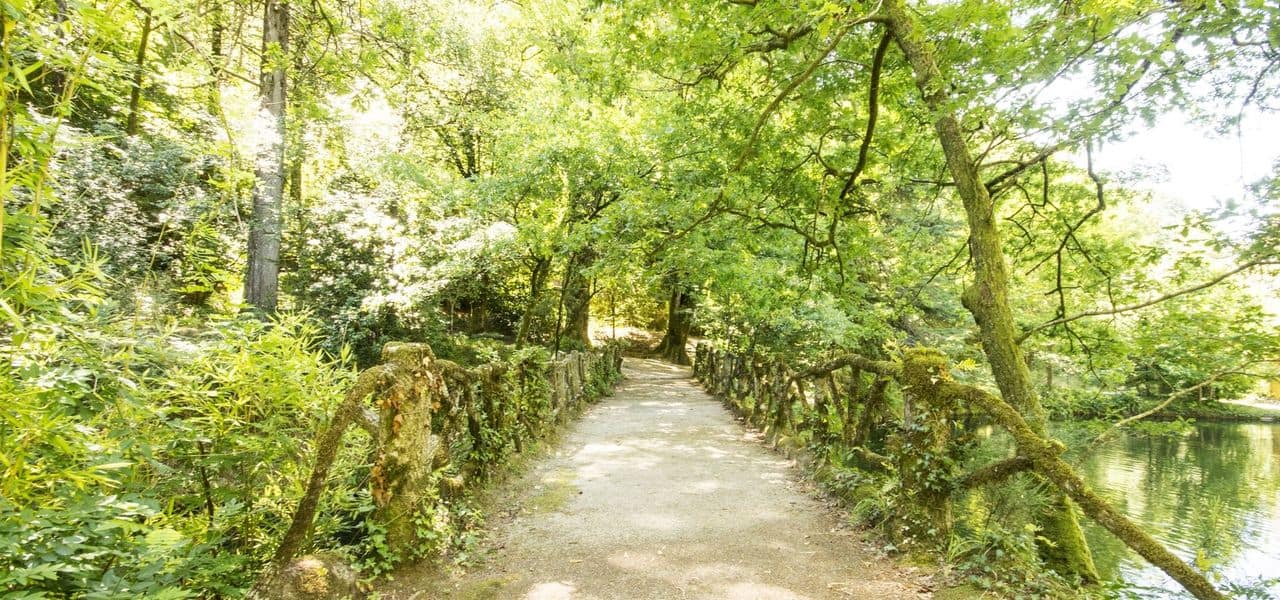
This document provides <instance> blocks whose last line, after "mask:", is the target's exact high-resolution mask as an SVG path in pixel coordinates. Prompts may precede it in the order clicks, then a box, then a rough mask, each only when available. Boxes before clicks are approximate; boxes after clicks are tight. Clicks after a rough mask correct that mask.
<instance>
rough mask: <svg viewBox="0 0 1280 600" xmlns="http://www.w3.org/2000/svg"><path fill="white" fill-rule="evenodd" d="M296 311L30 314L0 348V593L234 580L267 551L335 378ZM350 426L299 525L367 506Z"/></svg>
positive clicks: (177, 588)
mask: <svg viewBox="0 0 1280 600" xmlns="http://www.w3.org/2000/svg"><path fill="white" fill-rule="evenodd" d="M315 336H316V330H315V328H314V327H313V326H311V325H308V324H307V322H306V321H305V320H304V319H302V318H300V317H284V318H282V319H281V320H280V321H278V322H276V323H271V324H263V323H259V322H257V321H253V320H239V319H229V320H226V321H223V322H221V323H217V324H216V325H214V326H213V327H211V328H209V329H207V330H205V331H204V332H203V333H202V334H201V335H200V336H199V337H197V338H194V339H193V338H184V337H180V336H177V335H175V334H174V333H173V332H172V331H170V330H154V329H151V328H148V327H145V326H143V325H140V324H138V323H135V322H133V321H131V320H129V319H123V320H116V321H109V320H106V319H104V318H95V317H94V316H93V315H89V314H85V315H61V316H58V317H57V318H42V319H39V320H32V321H30V322H29V323H28V324H27V326H26V327H25V328H24V329H23V332H22V335H20V336H15V337H13V338H11V339H10V340H9V341H8V343H6V344H5V345H4V346H3V348H2V349H0V351H2V352H3V355H4V361H3V364H0V369H3V370H4V371H5V373H4V377H0V396H4V397H5V398H7V399H9V400H8V406H7V407H6V411H5V413H4V418H3V419H2V420H0V439H3V440H4V441H5V443H4V447H3V459H4V460H3V461H2V463H0V469H3V470H2V471H0V490H2V491H3V493H2V494H0V593H2V594H3V595H4V596H5V597H6V598H8V597H29V598H38V597H50V596H52V597H76V598H78V597H85V598H121V597H131V598H181V597H196V596H200V597H214V596H235V595H238V594H239V593H240V592H241V591H242V590H243V589H244V588H245V587H247V586H248V585H249V584H250V583H251V582H252V580H253V578H254V577H255V576H256V574H257V572H258V571H259V568H260V567H261V566H262V565H263V564H264V562H265V561H266V559H267V558H268V556H269V553H270V552H271V551H272V550H273V549H274V545H275V543H276V541H277V540H278V539H279V538H280V535H281V533H282V532H283V528H284V527H286V526H287V524H288V522H289V517H290V514H291V511H292V509H293V507H294V504H295V503H296V499H297V497H298V496H299V494H300V490H301V486H302V484H303V483H304V480H305V477H306V476H307V474H308V470H309V467H310V461H309V456H310V448H309V444H310V441H311V440H312V439H313V438H314V437H315V432H316V430H317V429H318V428H319V426H320V424H321V423H322V422H323V421H324V420H325V419H326V418H327V415H328V414H329V413H330V412H331V410H332V408H333V407H334V406H335V405H336V403H337V402H338V400H339V399H340V397H341V395H342V393H343V392H344V391H345V389H346V387H347V384H348V382H349V379H350V376H351V374H352V372H351V370H350V369H349V368H348V367H347V366H346V359H345V357H340V358H339V359H338V360H336V361H335V360H330V359H328V358H326V357H325V356H324V355H322V354H321V353H320V352H319V351H317V350H316V349H315ZM357 435H358V436H360V437H353V438H351V439H350V440H349V443H348V448H347V449H346V450H345V451H344V453H343V455H342V456H341V457H340V460H341V461H343V464H341V465H340V466H339V467H338V468H336V469H335V472H336V473H339V474H341V477H340V479H339V481H338V482H337V483H336V484H334V486H333V488H332V489H333V490H334V492H333V493H331V494H330V496H329V497H328V498H327V499H326V507H327V508H326V510H324V511H322V513H321V517H320V519H318V521H317V523H316V535H315V538H316V540H317V542H318V544H319V545H321V546H325V545H330V546H341V545H342V543H343V542H344V538H347V539H349V538H350V537H351V536H352V532H353V531H354V530H358V529H360V528H361V527H362V525H361V523H360V521H361V520H362V516H363V514H365V513H367V512H368V511H367V509H365V508H364V507H365V506H369V505H371V503H370V501H369V499H368V497H367V492H365V491H364V487H365V486H363V485H362V484H363V482H362V481H361V477H362V476H363V474H367V466H366V465H364V464H363V463H364V462H365V460H366V455H367V453H368V442H367V439H365V438H364V437H363V433H360V434H357Z"/></svg>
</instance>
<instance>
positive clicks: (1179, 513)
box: [1079, 423, 1280, 597]
mask: <svg viewBox="0 0 1280 600" xmlns="http://www.w3.org/2000/svg"><path fill="white" fill-rule="evenodd" d="M1079 466H1080V469H1081V470H1082V471H1083V473H1084V475H1085V478H1086V479H1087V480H1088V481H1089V483H1090V484H1091V485H1093V486H1094V488H1096V489H1097V490H1098V491H1099V492H1100V493H1102V494H1103V495H1105V496H1106V497H1107V499H1108V500H1111V501H1112V502H1114V503H1115V506H1116V507H1117V508H1118V509H1120V510H1122V511H1124V512H1125V514H1127V515H1128V516H1129V517H1130V518H1132V519H1134V520H1135V521H1137V522H1138V523H1140V524H1141V525H1142V526H1143V527H1144V529H1146V530H1147V532H1149V533H1151V535H1153V536H1155V538H1156V539H1158V540H1160V541H1161V542H1164V543H1165V544H1167V545H1168V546H1169V547H1170V549H1171V550H1173V551H1174V552H1175V553H1177V554H1178V555H1179V556H1181V557H1182V558H1184V559H1186V560H1189V561H1195V560H1197V556H1199V558H1200V564H1206V562H1207V564H1209V565H1212V568H1213V569H1214V570H1215V571H1216V572H1217V573H1219V574H1220V575H1221V576H1222V579H1221V580H1220V582H1219V583H1227V582H1233V583H1240V584H1244V583H1251V582H1256V581H1257V580H1258V579H1259V578H1260V577H1277V576H1280V425H1277V424H1268V423H1204V424H1199V425H1196V426H1195V427H1194V428H1193V429H1192V431H1191V432H1189V433H1188V434H1186V435H1185V436H1181V437H1177V436H1175V437H1145V436H1132V435H1131V436H1121V437H1119V438H1117V439H1115V440H1113V441H1112V442H1110V443H1109V444H1107V445H1106V446H1105V447H1103V448H1100V449H1098V450H1097V451H1095V452H1094V453H1093V454H1092V455H1091V456H1089V457H1088V458H1087V459H1085V460H1084V461H1083V463H1082V464H1080V465H1079ZM1085 533H1086V535H1088V537H1089V542H1090V544H1091V545H1092V547H1093V549H1094V553H1095V559H1096V560H1097V564H1098V569H1099V571H1101V572H1102V575H1103V576H1104V577H1107V578H1116V577H1121V578H1123V579H1124V580H1126V581H1128V582H1130V583H1132V584H1134V585H1136V586H1139V587H1140V588H1141V591H1142V593H1143V595H1146V596H1152V597H1177V596H1178V594H1177V593H1176V592H1175V591H1176V590H1179V589H1180V588H1179V586H1178V585H1177V584H1176V583H1174V582H1173V580H1171V579H1169V578H1168V577H1167V576H1165V575H1164V574H1163V573H1162V572H1160V571H1159V570H1158V569H1155V568H1154V567H1152V566H1150V565H1149V564H1147V563H1146V561H1144V560H1143V559H1142V558H1141V557H1139V556H1137V555H1136V554H1134V553H1133V552H1131V551H1129V550H1128V549H1127V548H1125V546H1124V544H1123V543H1121V542H1120V541H1119V540H1117V539H1116V538H1115V537H1113V536H1111V535H1110V534H1109V533H1107V532H1106V531H1105V530H1103V529H1102V528H1100V527H1098V526H1097V525H1095V524H1093V523H1089V522H1086V523H1085ZM1268 591H1269V592H1270V593H1271V594H1272V595H1273V596H1277V597H1280V584H1278V585H1272V586H1271V587H1270V588H1268Z"/></svg>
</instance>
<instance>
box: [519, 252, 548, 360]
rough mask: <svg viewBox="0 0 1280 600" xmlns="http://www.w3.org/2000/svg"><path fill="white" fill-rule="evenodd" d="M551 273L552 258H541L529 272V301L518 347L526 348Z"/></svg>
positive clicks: (522, 322) (522, 318)
mask: <svg viewBox="0 0 1280 600" xmlns="http://www.w3.org/2000/svg"><path fill="white" fill-rule="evenodd" d="M550 271H551V258H550V257H546V256H539V257H538V258H537V260H535V261H534V263H533V268H532V269H530V271H529V300H528V304H527V305H526V306H525V309H524V314H523V315H521V316H520V326H519V328H518V329H517V330H516V347H517V348H519V347H521V346H524V344H525V342H526V341H527V340H528V339H529V329H530V327H532V325H533V317H534V314H535V313H536V312H537V311H538V304H539V303H540V302H541V301H542V290H543V289H545V288H546V287H547V275H548V273H549V272H550Z"/></svg>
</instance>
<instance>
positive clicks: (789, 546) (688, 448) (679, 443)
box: [384, 359, 928, 600]
mask: <svg viewBox="0 0 1280 600" xmlns="http://www.w3.org/2000/svg"><path fill="white" fill-rule="evenodd" d="M625 373H626V376H627V378H626V379H625V380H624V381H623V383H622V385H621V386H620V387H619V389H618V391H617V393H616V394H615V395H614V396H613V397H611V398H608V399H606V400H605V401H604V402H603V403H602V404H600V405H598V406H595V407H593V408H592V409H591V410H590V411H589V412H588V413H587V414H586V415H584V416H583V417H582V419H581V420H580V421H579V422H578V423H577V424H576V425H575V426H574V427H573V429H572V431H571V432H570V433H569V434H568V435H567V436H566V438H565V439H564V441H563V443H562V445H561V446H560V448H559V451H558V452H557V453H556V454H555V455H554V456H552V457H549V458H548V459H546V460H544V461H543V462H541V463H540V464H538V465H536V466H535V467H534V468H533V469H532V471H531V472H530V473H529V474H528V475H527V476H526V477H524V478H523V479H522V480H521V481H520V482H518V483H516V484H515V485H517V486H518V488H519V489H518V490H517V491H516V493H515V494H513V497H516V498H520V500H519V502H520V507H519V508H518V509H512V510H511V511H510V512H509V513H508V515H509V516H508V517H507V518H500V517H499V518H494V519H493V520H491V523H490V527H491V528H492V529H493V531H492V533H491V537H492V539H491V542H492V543H493V545H494V550H493V553H492V555H491V556H490V557H489V558H488V559H487V560H486V561H485V563H484V564H483V565H481V566H480V567H478V568H475V569H473V570H472V571H471V572H469V573H467V574H465V575H461V576H455V577H453V578H451V579H448V580H445V581H441V580H440V576H439V575H434V576H433V575H430V574H427V573H425V572H424V573H413V572H409V573H402V574H401V575H400V576H399V577H398V578H397V579H398V582H397V584H396V587H397V588H398V590H393V591H391V593H390V594H389V595H390V596H391V597H393V598H399V599H405V600H408V599H409V598H414V599H415V600H425V599H427V598H437V597H442V598H474V599H478V598H522V599H529V600H533V599H538V600H550V599H561V598H563V599H570V598H572V599H597V598H611V599H612V598H618V599H640V598H690V599H712V598H715V599H766V598H767V599H775V598H776V599H782V598H927V597H928V594H927V593H921V592H918V590H919V589H920V586H919V585H918V584H916V583H914V580H915V578H914V577H913V576H911V575H910V574H908V573H906V572H904V571H903V570H901V569H900V568H898V567H896V566H895V565H894V564H893V563H891V562H890V561H888V560H886V559H882V558H875V557H874V556H875V555H874V554H873V553H872V552H871V551H869V550H868V549H867V548H866V546H865V545H864V544H863V542H862V541H861V538H860V536H859V534H857V533H856V532H854V531H851V530H849V529H848V528H847V527H844V526H843V525H842V524H841V522H840V519H839V518H838V517H837V516H836V515H835V514H834V513H833V511H832V510H831V509H830V508H829V507H828V506H827V505H826V504H825V503H823V502H821V501H819V500H818V499H816V498H815V496H814V495H813V494H812V492H811V490H810V489H809V487H808V486H807V484H805V483H803V482H802V481H801V480H800V478H799V477H798V475H797V473H796V472H795V470H794V467H793V466H792V464H791V463H790V461H788V460H786V459H784V458H782V457H781V456H779V455H778V454H777V453H774V452H772V451H771V450H769V449H768V448H766V447H765V446H764V445H763V444H762V443H760V441H759V440H758V436H753V435H752V434H748V433H746V432H745V431H744V429H743V428H742V426H741V425H740V424H739V423H737V422H735V421H734V420H733V418H732V417H731V416H730V414H729V413H728V412H727V411H726V410H725V409H724V408H723V407H722V406H721V405H720V403H719V402H717V401H716V400H715V399H713V398H711V397H710V396H708V395H707V394H705V393H704V392H703V391H702V390H701V389H700V388H699V387H697V384H696V383H695V382H694V381H693V380H692V379H690V377H689V372H688V369H685V368H680V367H675V366H672V365H669V364H666V363H661V362H658V361H653V360H644V359H627V362H626V366H625ZM384 597H385V596H384Z"/></svg>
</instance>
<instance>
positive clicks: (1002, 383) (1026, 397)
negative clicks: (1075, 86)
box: [884, 0, 1127, 582]
mask: <svg viewBox="0 0 1280 600" xmlns="http://www.w3.org/2000/svg"><path fill="white" fill-rule="evenodd" d="M884 10H885V13H886V16H887V17H888V25H889V28H890V30H891V32H892V33H893V36H894V40H895V41H896V42H897V45H898V47H899V48H900V49H901V50H902V53H903V55H904V56H905V57H906V59H907V62H908V63H909V64H910V65H911V68H912V70H913V71H914V73H915V79H916V85H917V86H918V87H919V89H920V94H921V96H922V97H923V99H924V102H925V104H926V106H927V107H928V108H929V110H930V111H932V113H933V118H934V121H933V125H934V130H935V132H936V134H937V137H938V140H939V142H940V143H941V145H942V150H943V153H944V154H945V156H946V160H947V167H948V169H949V170H950V172H951V177H952V179H953V180H954V182H955V185H956V192H957V193H958V194H959V196H960V199H961V200H962V202H963V204H964V209H965V214H966V216H967V219H968V223H969V251H970V256H971V258H972V260H973V264H974V281H973V283H972V285H970V286H969V287H968V288H967V289H966V290H965V291H964V295H963V298H962V301H963V303H964V306H965V308H967V309H968V310H969V312H970V313H972V314H973V317H974V320H975V321H976V322H977V324H978V328H979V330H980V333H981V339H982V346H983V350H984V351H985V353H986V355H987V360H988V362H989V363H990V364H991V371H992V375H993V376H994V377H995V380H996V384H997V385H998V386H999V388H1000V393H1001V395H1002V396H1003V398H1004V400H1005V401H1006V402H1008V403H1010V404H1011V405H1012V406H1013V407H1014V408H1015V409H1016V410H1017V411H1018V412H1019V413H1020V414H1021V416H1022V417H1023V418H1025V419H1026V421H1027V423H1028V424H1029V425H1030V427H1031V428H1032V430H1033V431H1034V432H1035V433H1036V434H1037V435H1039V436H1043V435H1044V434H1045V413H1044V408H1043V407H1042V406H1041V404H1040V400H1039V398H1038V397H1037V396H1036V393H1035V390H1034V389H1033V388H1032V386H1031V381H1030V379H1031V377H1030V372H1029V371H1028V369H1027V364H1026V362H1025V361H1024V359H1023V357H1022V352H1021V349H1020V348H1019V346H1018V343H1017V332H1016V330H1015V326H1014V319H1013V311H1012V310H1011V308H1010V305H1009V298H1008V281H1009V277H1008V273H1007V268H1006V265H1005V256H1004V249H1003V247H1002V245H1001V240H1000V231H999V228H998V226H997V222H996V214H995V205H994V203H993V202H992V199H991V195H990V193H989V192H988V190H987V188H986V186H985V185H984V184H983V183H982V181H981V179H980V178H979V173H978V163H977V162H976V161H975V160H974V158H973V156H972V155H971V154H970V153H969V148H968V146H967V143H966V141H965V135H964V132H963V131H962V130H961V128H960V123H959V120H958V119H957V117H956V114H955V109H954V107H953V105H952V104H951V102H950V99H949V97H948V93H947V82H946V81H945V80H944V79H943V77H942V74H941V71H940V70H939V69H938V64H937V61H936V59H935V58H934V54H933V49H932V48H931V47H930V46H929V43H928V42H927V41H926V40H925V38H924V36H923V34H922V33H921V32H920V31H919V29H918V26H917V22H916V18H915V16H914V15H913V14H912V13H911V12H910V11H909V10H908V9H907V7H906V5H905V3H904V1H903V0H886V1H885V3H884ZM1041 525H1042V527H1043V528H1044V530H1045V531H1046V532H1049V533H1050V534H1051V535H1052V536H1053V538H1052V539H1049V542H1050V543H1049V544H1042V547H1041V551H1042V555H1043V556H1044V558H1045V560H1046V562H1047V563H1048V564H1049V565H1050V567H1052V568H1054V569H1055V570H1057V571H1059V572H1061V573H1063V574H1066V575H1068V576H1072V575H1074V576H1078V577H1079V578H1080V579H1082V580H1084V581H1086V582H1096V581H1097V580H1098V579H1099V578H1098V573H1097V570H1096V569H1095V567H1094V564H1093V558H1092V555H1091V553H1090V552H1089V548H1088V545H1087V543H1086V542H1085V538H1084V534H1083V532H1082V531H1081V530H1080V526H1079V523H1078V522H1077V521H1076V516H1075V509H1074V508H1073V507H1072V505H1071V502H1070V501H1069V500H1068V499H1067V498H1066V496H1065V495H1063V494H1062V493H1061V492H1060V493H1058V495H1057V496H1056V498H1055V499H1054V502H1053V503H1052V505H1051V508H1050V510H1049V511H1048V514H1047V515H1046V516H1045V519H1044V520H1043V522H1042V523H1041ZM1045 537H1046V539H1048V538H1047V536H1045ZM1126 541H1127V540H1126Z"/></svg>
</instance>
